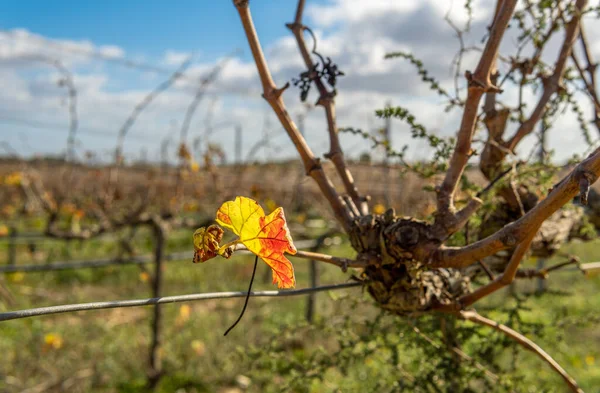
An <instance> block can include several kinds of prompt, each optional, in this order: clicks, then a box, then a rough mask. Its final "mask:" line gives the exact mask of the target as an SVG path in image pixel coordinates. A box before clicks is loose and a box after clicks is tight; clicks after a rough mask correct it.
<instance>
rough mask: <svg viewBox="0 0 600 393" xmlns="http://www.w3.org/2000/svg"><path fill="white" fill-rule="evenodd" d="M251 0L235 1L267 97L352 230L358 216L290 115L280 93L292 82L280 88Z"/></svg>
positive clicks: (310, 170) (338, 214)
mask: <svg viewBox="0 0 600 393" xmlns="http://www.w3.org/2000/svg"><path fill="white" fill-rule="evenodd" d="M248 2H249V0H234V1H233V3H234V5H235V7H236V9H237V10H238V13H239V15H240V19H241V22H242V25H243V27H244V31H245V33H246V38H247V39H248V44H249V45H250V50H251V51H252V56H253V57H254V61H255V63H256V68H257V69H258V73H259V76H260V80H261V83H262V87H263V97H264V98H265V99H266V100H267V102H268V103H269V105H270V106H271V108H272V109H273V111H274V112H275V114H276V115H277V118H278V119H279V121H280V122H281V125H282V126H283V128H284V129H285V130H286V132H287V134H288V136H289V137H290V139H291V140H292V142H293V143H294V145H295V146H296V150H298V153H299V154H300V157H301V158H302V162H303V164H304V168H305V169H306V173H307V175H308V176H310V177H312V178H313V179H314V180H315V181H316V182H317V184H318V186H319V188H320V190H321V192H322V193H323V195H324V196H325V198H326V199H327V201H328V202H329V204H330V205H331V207H332V209H333V211H334V214H335V216H336V218H337V220H338V221H339V222H340V223H341V224H342V226H343V227H344V229H345V230H346V232H349V231H350V228H351V224H352V220H353V219H354V218H355V217H354V214H353V213H351V212H352V210H351V209H350V208H349V207H348V205H347V204H346V203H345V202H344V201H343V199H342V198H340V195H339V194H338V193H337V191H336V190H335V187H334V185H333V184H332V183H331V181H330V180H329V178H328V177H327V175H326V174H325V171H324V170H323V168H322V166H321V164H320V161H319V159H318V158H316V157H315V155H314V154H313V152H312V151H311V150H310V147H308V145H307V143H306V140H305V139H304V137H303V136H302V134H301V133H300V131H299V130H298V127H296V124H295V123H294V121H293V120H292V119H291V117H290V115H289V113H288V111H287V109H286V107H285V104H284V102H283V98H282V97H281V94H282V93H283V91H284V90H285V89H286V88H287V87H288V86H289V84H286V85H285V86H284V87H283V88H281V89H278V88H277V87H276V85H275V82H274V81H273V78H272V77H271V72H270V71H269V67H268V65H267V62H266V60H265V57H264V54H263V51H262V47H261V45H260V42H259V39H258V35H257V34H256V30H255V28H254V23H253V21H252V16H251V14H250V8H249V6H248Z"/></svg>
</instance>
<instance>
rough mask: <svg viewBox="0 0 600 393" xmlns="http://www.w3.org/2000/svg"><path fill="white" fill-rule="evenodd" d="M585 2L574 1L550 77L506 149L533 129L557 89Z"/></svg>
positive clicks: (577, 31)
mask: <svg viewBox="0 0 600 393" xmlns="http://www.w3.org/2000/svg"><path fill="white" fill-rule="evenodd" d="M586 4H587V0H577V1H576V3H575V10H574V14H573V16H572V18H571V20H570V21H569V23H568V24H567V27H566V29H565V39H564V41H563V44H562V46H561V49H560V53H559V55H558V59H557V60H556V63H555V66H554V72H553V73H552V75H551V76H550V77H548V78H546V79H545V80H544V91H543V93H542V96H541V97H540V100H539V101H538V103H537V105H536V107H535V109H534V110H533V112H532V114H531V116H530V117H529V119H527V120H526V121H525V122H523V123H522V124H521V126H520V127H519V129H518V130H517V132H516V133H515V135H514V136H513V137H512V138H511V139H510V140H509V141H508V142H506V144H505V146H506V147H507V148H508V149H510V150H514V149H515V147H516V146H517V144H519V142H520V141H521V140H522V139H523V138H524V137H525V136H527V135H528V134H530V133H531V132H532V131H533V128H534V126H535V124H536V123H537V122H538V121H539V120H540V119H541V117H542V115H543V114H544V112H545V111H546V104H547V103H548V101H549V100H550V97H551V96H552V95H553V94H554V93H556V92H557V91H558V89H559V86H560V84H561V81H562V77H563V72H564V70H565V66H566V63H567V59H568V58H569V57H570V56H571V51H572V50H573V44H574V43H575V40H576V39H577V36H578V35H579V20H580V19H581V12H582V10H583V8H584V7H585V5H586Z"/></svg>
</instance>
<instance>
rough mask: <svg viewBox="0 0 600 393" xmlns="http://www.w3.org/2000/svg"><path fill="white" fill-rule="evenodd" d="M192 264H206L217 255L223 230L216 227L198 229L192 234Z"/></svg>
mask: <svg viewBox="0 0 600 393" xmlns="http://www.w3.org/2000/svg"><path fill="white" fill-rule="evenodd" d="M193 238H194V263H198V262H206V261H208V260H209V259H212V258H214V257H216V256H217V255H219V248H220V245H219V243H221V239H222V238H223V229H221V227H220V226H218V225H211V226H209V227H208V228H204V227H202V228H199V229H197V230H196V232H194V236H193Z"/></svg>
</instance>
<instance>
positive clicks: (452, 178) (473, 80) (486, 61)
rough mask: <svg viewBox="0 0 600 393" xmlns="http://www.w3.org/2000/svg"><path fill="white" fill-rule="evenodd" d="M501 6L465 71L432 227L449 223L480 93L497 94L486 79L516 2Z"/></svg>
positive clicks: (510, 0)
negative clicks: (458, 120) (472, 66)
mask: <svg viewBox="0 0 600 393" xmlns="http://www.w3.org/2000/svg"><path fill="white" fill-rule="evenodd" d="M498 1H499V2H502V5H501V6H500V5H498V7H497V15H496V17H495V18H494V23H493V25H492V27H491V30H490V36H489V39H488V41H487V43H486V46H485V48H484V50H483V53H482V55H481V58H480V60H479V64H478V65H477V68H476V69H475V72H474V73H470V72H468V71H467V72H466V73H465V76H466V78H467V81H468V92H467V100H466V102H465V108H464V111H463V117H462V120H461V125H460V129H459V131H458V134H457V140H456V145H455V147H454V152H453V153H452V157H451V158H450V164H449V167H448V171H447V172H446V176H445V178H444V181H443V182H442V184H441V186H440V187H439V189H438V193H437V208H438V212H437V217H436V224H437V225H438V226H442V227H446V225H447V224H446V223H448V221H453V220H452V216H453V214H454V203H453V198H454V193H455V192H456V186H457V184H458V182H459V180H460V178H461V176H462V174H463V172H464V169H465V166H466V165H467V161H468V160H469V157H470V152H471V140H472V138H473V133H474V131H475V128H476V123H477V112H478V106H479V102H480V100H481V97H482V96H483V94H484V93H486V92H488V91H497V90H498V88H497V87H496V86H494V85H493V84H492V82H491V80H490V73H491V70H492V68H493V66H494V64H495V61H496V57H497V55H498V48H499V46H500V41H501V40H502V37H503V36H504V32H505V30H506V28H507V26H508V22H509V20H510V18H511V16H512V14H513V11H514V9H515V5H516V3H517V2H516V0H498Z"/></svg>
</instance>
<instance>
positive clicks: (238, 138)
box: [235, 124, 242, 165]
mask: <svg viewBox="0 0 600 393" xmlns="http://www.w3.org/2000/svg"><path fill="white" fill-rule="evenodd" d="M235 163H236V165H242V126H241V125H240V124H237V125H236V126H235Z"/></svg>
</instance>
